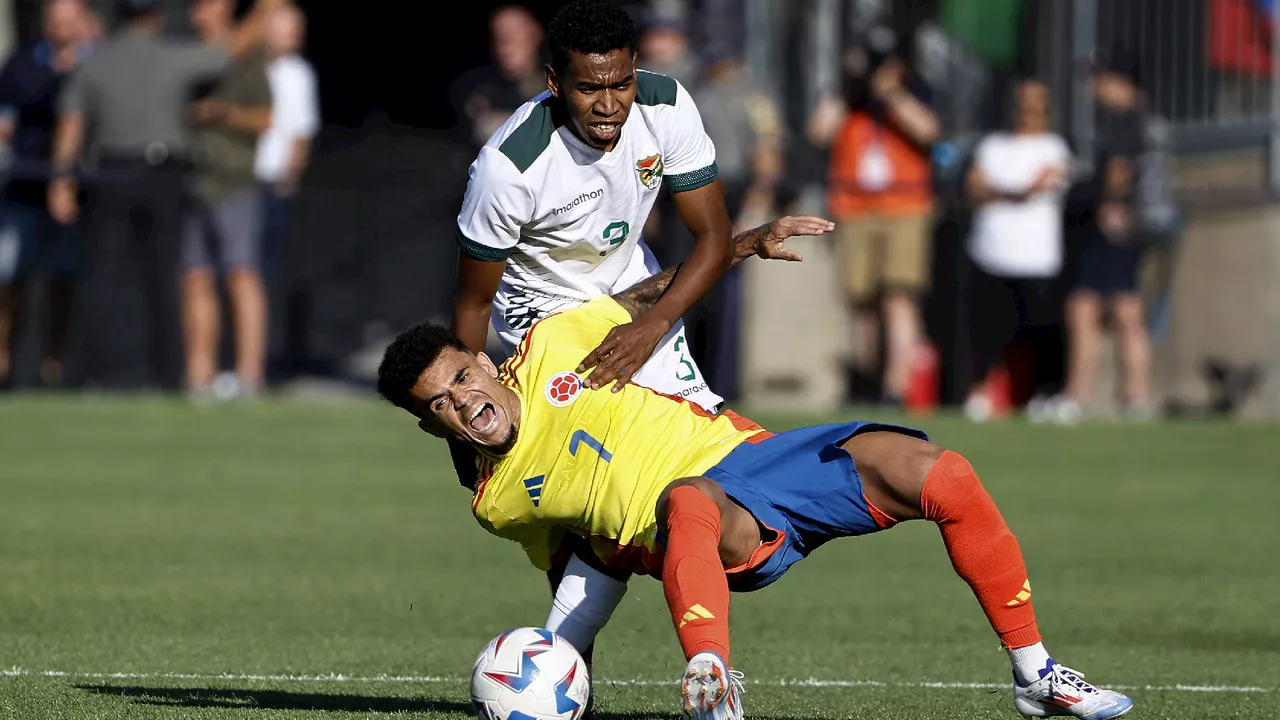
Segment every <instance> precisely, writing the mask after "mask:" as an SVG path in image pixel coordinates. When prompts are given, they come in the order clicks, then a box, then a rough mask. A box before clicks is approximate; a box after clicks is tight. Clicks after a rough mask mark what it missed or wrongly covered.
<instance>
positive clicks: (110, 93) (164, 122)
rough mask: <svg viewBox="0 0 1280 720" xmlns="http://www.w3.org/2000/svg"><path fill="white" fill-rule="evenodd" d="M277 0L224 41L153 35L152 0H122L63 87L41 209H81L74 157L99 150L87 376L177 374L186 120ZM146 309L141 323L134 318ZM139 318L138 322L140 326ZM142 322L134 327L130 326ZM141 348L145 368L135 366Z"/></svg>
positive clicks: (91, 226)
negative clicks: (117, 22) (202, 88)
mask: <svg viewBox="0 0 1280 720" xmlns="http://www.w3.org/2000/svg"><path fill="white" fill-rule="evenodd" d="M279 4H281V0H257V3H256V5H255V7H254V11H253V13H251V15H250V16H249V18H248V19H247V20H246V22H245V23H242V24H241V25H240V26H239V27H238V28H237V29H236V32H235V33H234V34H232V35H230V36H228V37H227V38H225V40H227V41H229V42H228V43H227V44H226V45H222V46H217V45H211V46H207V47H201V46H200V45H199V44H197V43H190V42H175V41H170V40H165V39H162V38H161V37H160V32H161V29H162V28H163V27H164V16H163V13H162V8H163V7H164V3H163V2H161V1H160V0H118V2H117V15H118V16H119V17H121V18H122V19H123V21H124V25H123V27H122V28H121V30H120V31H119V32H117V33H115V34H114V35H113V36H111V37H110V38H109V39H108V40H106V41H105V42H104V43H103V44H102V46H101V47H99V48H98V49H96V50H95V51H94V53H93V54H92V55H91V56H90V57H89V58H88V59H86V60H85V62H84V63H83V64H82V65H81V66H80V68H79V69H78V70H77V71H76V73H75V74H74V75H73V76H72V77H71V79H70V80H69V81H68V82H67V84H66V87H65V88H64V89H63V92H62V96H61V99H60V101H59V108H58V113H59V115H58V126H57V130H56V132H55V136H54V149H53V157H54V164H53V180H52V181H51V182H50V185H49V199H48V201H49V212H50V214H51V215H52V216H53V218H54V219H55V220H57V221H58V222H59V223H62V224H64V225H67V224H71V223H72V222H74V221H75V220H76V218H77V217H78V216H79V213H80V201H79V197H78V193H79V178H78V175H79V172H78V170H79V168H78V163H79V160H80V159H81V158H82V157H83V156H84V155H85V150H86V145H88V146H89V149H90V150H92V157H94V158H95V159H96V160H97V165H96V167H93V168H92V169H93V171H94V175H95V177H94V178H93V179H94V180H96V181H97V182H95V183H94V185H93V186H92V187H91V188H90V190H91V193H90V196H89V209H90V212H89V218H88V228H87V230H88V236H89V241H90V253H89V260H90V263H89V273H88V276H87V277H86V279H85V285H84V287H83V288H82V293H83V294H84V295H85V296H86V297H87V298H88V302H86V303H85V308H86V318H85V319H86V322H85V348H84V350H85V375H86V380H88V381H89V382H90V383H92V384H98V385H101V386H105V387H114V388H139V387H146V386H150V385H152V384H154V383H156V382H158V383H159V384H160V385H161V386H162V387H166V388H177V387H179V386H180V384H181V379H180V378H181V374H182V373H181V363H180V361H181V358H182V350H181V337H180V336H179V330H180V325H179V322H178V302H177V299H178V293H177V289H176V288H175V287H174V281H175V279H176V276H177V268H178V252H179V248H180V244H181V238H182V227H183V218H184V208H185V205H186V202H187V193H186V190H185V186H186V174H187V172H188V170H189V168H190V164H191V157H192V139H191V133H190V131H189V126H188V124H187V123H186V122H185V121H184V119H185V118H186V116H187V107H188V103H189V102H190V98H191V92H192V90H193V88H194V86H195V85H196V83H197V82H199V81H201V80H206V79H209V78H211V77H216V76H217V74H218V73H220V72H221V71H222V70H223V69H224V68H225V67H226V66H227V63H228V62H229V61H230V59H231V58H232V57H233V56H237V55H241V54H243V53H245V52H247V51H248V50H249V49H250V48H252V47H254V46H255V45H256V44H257V42H258V40H259V38H260V25H261V15H262V13H263V12H265V11H267V10H269V9H270V8H272V7H274V6H276V5H279ZM87 140H88V141H89V142H86V141H87ZM138 317H145V318H147V321H146V322H145V323H138V321H137V318H138ZM140 325H142V326H144V327H139V326H140ZM139 331H141V332H144V333H145V335H144V336H143V337H138V334H137V333H138V332H139ZM139 348H145V349H146V354H147V364H148V365H149V366H150V367H149V368H145V367H139V363H138V362H137V360H139V359H141V358H138V357H137V356H138V350H139Z"/></svg>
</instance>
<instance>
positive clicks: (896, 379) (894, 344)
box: [884, 290, 922, 400]
mask: <svg viewBox="0 0 1280 720" xmlns="http://www.w3.org/2000/svg"><path fill="white" fill-rule="evenodd" d="M921 324H922V323H921V320H920V309H919V307H918V306H917V305H916V299H915V297H914V296H912V295H911V294H909V293H904V292H901V291H894V290H891V291H888V292H886V293H885V296H884V333H885V341H886V345H887V347H886V348H885V350H886V353H885V363H884V392H885V394H886V395H889V396H890V397H892V398H894V399H896V400H902V398H903V395H904V394H905V393H906V391H907V382H908V379H909V378H910V375H911V361H912V359H913V358H914V357H915V352H916V347H917V345H918V344H919V342H920V335H921Z"/></svg>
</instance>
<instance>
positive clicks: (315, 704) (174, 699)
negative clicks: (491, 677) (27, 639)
mask: <svg viewBox="0 0 1280 720" xmlns="http://www.w3.org/2000/svg"><path fill="white" fill-rule="evenodd" d="M75 687H76V688H78V689H80V690H85V691H88V692H92V693H98V694H100V695H117V696H123V697H126V698H130V699H131V700H133V702H135V703H138V704H141V705H162V706H168V707H191V708H245V709H251V708H259V709H263V710H324V711H329V712H366V713H367V712H377V713H403V712H420V713H441V714H446V715H448V714H452V715H457V716H459V717H473V716H474V714H475V713H473V712H472V710H471V703H468V702H459V701H457V700H446V699H443V698H435V697H378V696H371V695H337V694H334V695H331V694H328V693H302V692H288V691H285V690H248V689H234V688H175V687H141V686H131V685H76V686H75Z"/></svg>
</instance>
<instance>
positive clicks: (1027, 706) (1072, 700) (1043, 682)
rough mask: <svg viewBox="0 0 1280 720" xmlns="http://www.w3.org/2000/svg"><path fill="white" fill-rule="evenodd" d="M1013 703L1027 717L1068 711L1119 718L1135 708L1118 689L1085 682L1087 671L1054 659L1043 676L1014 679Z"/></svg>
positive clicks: (1102, 719) (1095, 718)
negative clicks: (1031, 679)
mask: <svg viewBox="0 0 1280 720" xmlns="http://www.w3.org/2000/svg"><path fill="white" fill-rule="evenodd" d="M1013 704H1014V707H1016V708H1018V712H1020V713H1022V714H1023V716H1025V717H1052V716H1059V715H1068V716H1071V717H1078V718H1084V720H1107V719H1108V718H1117V717H1120V716H1121V715H1124V714H1125V713H1127V712H1129V711H1130V710H1132V709H1133V701H1132V700H1130V699H1129V698H1128V697H1126V696H1125V695H1122V694H1121V693H1118V692H1116V691H1115V690H1103V689H1102V688H1098V687H1094V686H1093V685H1091V684H1089V683H1087V682H1085V680H1084V675H1083V674H1082V673H1079V672H1076V671H1075V670H1072V669H1071V668H1069V667H1066V666H1064V665H1059V664H1058V663H1056V662H1053V661H1052V660H1050V664H1049V665H1047V666H1046V667H1045V668H1044V669H1043V670H1041V671H1040V679H1039V680H1036V681H1035V682H1033V683H1031V684H1030V685H1019V684H1018V682H1017V679H1016V678H1015V680H1014V683H1013Z"/></svg>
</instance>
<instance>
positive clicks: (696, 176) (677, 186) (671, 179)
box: [667, 162, 720, 193]
mask: <svg viewBox="0 0 1280 720" xmlns="http://www.w3.org/2000/svg"><path fill="white" fill-rule="evenodd" d="M718 177H720V168H718V167H716V164H715V163H714V162H713V163H711V164H710V165H708V166H706V167H704V168H702V169H701V170H694V171H692V172H687V173H680V174H679V175H668V176H667V187H668V188H670V189H671V192H676V193H678V192H688V191H690V190H697V189H698V188H700V187H702V186H704V185H710V184H711V183H713V182H715V179H716V178H718Z"/></svg>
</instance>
